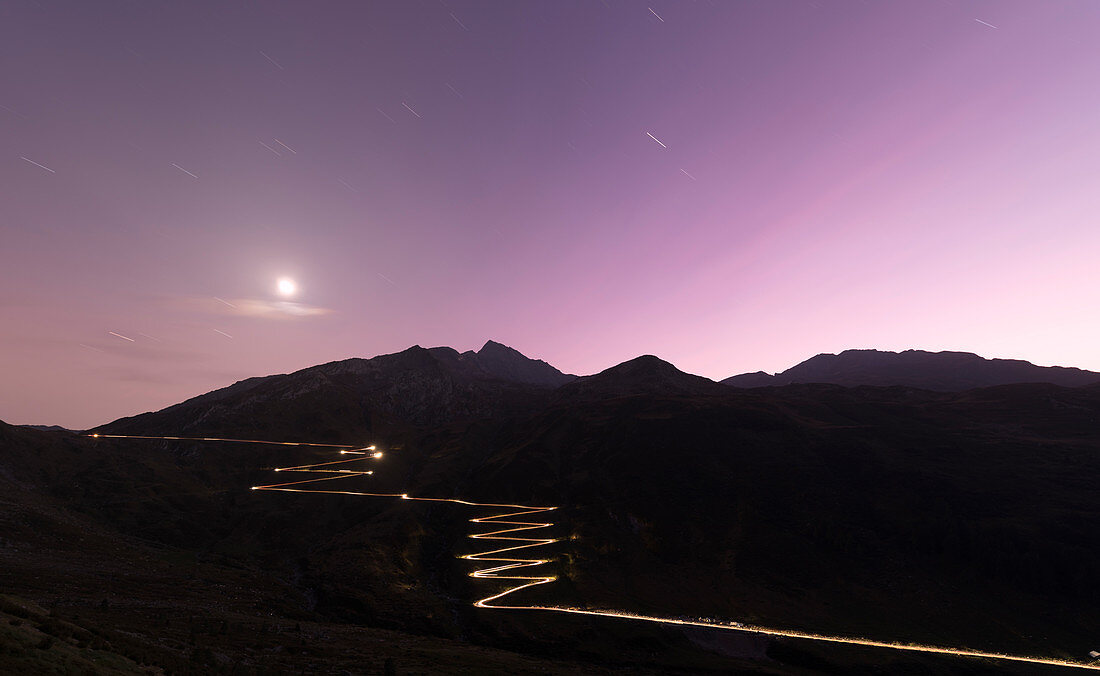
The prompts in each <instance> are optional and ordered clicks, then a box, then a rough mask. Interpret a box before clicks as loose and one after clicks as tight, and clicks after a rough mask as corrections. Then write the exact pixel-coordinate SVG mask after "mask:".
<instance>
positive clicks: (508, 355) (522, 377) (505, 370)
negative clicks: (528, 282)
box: [428, 340, 577, 387]
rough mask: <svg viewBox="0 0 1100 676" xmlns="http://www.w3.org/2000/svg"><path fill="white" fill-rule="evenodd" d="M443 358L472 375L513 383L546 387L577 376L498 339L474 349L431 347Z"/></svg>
mask: <svg viewBox="0 0 1100 676" xmlns="http://www.w3.org/2000/svg"><path fill="white" fill-rule="evenodd" d="M428 351H429V352H431V353H432V354H433V355H434V356H436V357H437V358H439V359H442V360H447V361H449V362H451V363H453V364H455V365H456V366H457V367H458V368H459V369H464V370H465V372H466V373H467V374H468V375H470V376H471V377H482V378H496V379H498V380H505V381H507V382H510V383H524V384H527V385H540V386H544V387H558V386H559V385H564V384H565V383H568V382H571V381H573V380H576V379H577V376H574V375H569V374H566V373H562V372H561V371H559V370H557V369H556V368H554V367H553V366H551V365H550V364H547V363H546V362H544V361H542V360H541V359H530V358H528V357H526V356H524V355H523V354H522V353H520V352H519V350H514V349H512V348H510V347H508V346H507V345H502V344H501V343H498V342H495V341H492V340H490V341H487V342H486V343H485V345H484V346H483V347H482V348H481V349H480V350H478V351H477V352H474V351H473V350H469V351H467V352H463V353H461V354H459V352H458V351H457V350H455V349H453V348H449V347H433V348H430V349H429V350H428Z"/></svg>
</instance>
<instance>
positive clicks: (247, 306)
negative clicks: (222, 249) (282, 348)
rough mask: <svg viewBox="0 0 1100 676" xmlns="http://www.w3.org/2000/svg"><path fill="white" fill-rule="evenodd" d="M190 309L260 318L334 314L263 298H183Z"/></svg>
mask: <svg viewBox="0 0 1100 676" xmlns="http://www.w3.org/2000/svg"><path fill="white" fill-rule="evenodd" d="M183 302H184V305H186V307H187V308H188V309H190V310H193V311H197V312H203V313H206V314H214V315H218V316H221V317H227V316H228V317H256V318H259V319H306V318H309V317H321V316H324V315H328V314H332V312H333V311H332V310H331V309H329V308H324V307H317V306H314V305H306V304H305V303H295V302H294V301H289V300H277V301H271V300H264V299H261V298H226V299H222V298H214V297H212V296H211V297H208V298H200V297H189V298H185V299H183Z"/></svg>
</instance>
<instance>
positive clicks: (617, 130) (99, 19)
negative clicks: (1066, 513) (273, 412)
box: [0, 0, 1100, 427]
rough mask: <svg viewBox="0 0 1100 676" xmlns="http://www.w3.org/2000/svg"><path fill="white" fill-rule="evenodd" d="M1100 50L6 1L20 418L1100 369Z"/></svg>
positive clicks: (544, 14) (702, 25) (1007, 39)
mask: <svg viewBox="0 0 1100 676" xmlns="http://www.w3.org/2000/svg"><path fill="white" fill-rule="evenodd" d="M1097 34H1100V3H1097V2H1093V1H1091V0H1081V1H1080V2H1057V1H1051V2H1045V1H1044V2H1039V1H1034V2H1012V1H1006V0H995V1H990V2H935V1H933V0H919V1H914V2H907V3H906V2H879V3H876V2H868V3H861V2H848V3H844V2H816V3H812V2H778V1H770V0H769V1H761V2H748V1H746V2H732V1H730V2H670V1H668V0H651V1H650V2H648V3H647V2H641V3H633V2H615V1H613V0H609V1H608V2H607V3H606V4H605V3H601V2H598V1H596V0H585V1H584V2H566V1H563V0H553V1H548V0H546V1H542V2H521V1H519V0H500V1H497V2H462V1H460V0H446V2H443V1H441V0H423V1H420V0H409V1H403V2H396V1H395V2H390V3H366V2H350V1H349V2H342V3H315V2H294V3H291V2H264V3H255V2H248V3H245V2H238V3H229V2H220V1H219V2H205V3H203V2H163V1H149V2H111V1H109V0H104V1H102V2H86V1H84V0H74V1H72V2H54V1H51V0H10V1H8V2H4V3H0V275H2V281H3V284H2V285H0V327H2V329H0V374H2V381H0V419H3V420H5V421H8V422H14V423H50V424H61V425H66V426H71V427H86V426H91V425H94V424H98V423H102V422H106V421H108V420H110V419H113V418H116V417H119V416H122V415H130V414H134V413H138V412H141V411H146V410H151V409H156V408H160V407H163V406H166V405H168V404H171V403H175V402H177V401H180V400H182V399H184V398H186V397H189V396H193V395H196V394H199V393H202V392H205V391H208V390H211V389H214V388H217V387H221V386H224V385H227V384H229V383H231V382H233V381H235V380H239V379H241V378H245V377H249V376H253V375H263V374H268V373H279V372H287V371H292V370H295V369H299V368H303V367H306V366H310V365H313V364H317V363H321V362H325V361H330V360H334V359H342V358H346V357H352V356H364V357H369V356H373V355H376V354H380V353H386V352H394V351H398V350H401V349H404V348H405V347H408V346H409V345H413V344H420V345H424V346H434V345H450V346H453V347H455V348H457V349H459V350H466V349H471V348H472V349H477V348H478V347H480V346H481V344H482V343H483V342H484V341H485V340H486V339H488V338H492V339H495V340H498V341H501V342H504V343H506V344H508V345H511V346H513V347H515V348H517V349H519V350H520V351H522V352H524V353H525V354H527V355H529V356H532V357H537V358H542V359H546V360H547V361H549V362H551V363H552V364H554V365H556V366H558V367H559V368H561V369H562V370H564V371H568V372H573V373H580V374H586V373H592V372H595V371H598V370H601V369H603V368H606V367H608V366H611V365H613V364H615V363H618V362H621V361H624V360H626V359H629V358H632V357H634V356H637V355H639V354H643V353H653V354H657V355H659V356H661V357H663V358H665V359H668V360H669V361H672V362H673V363H674V364H676V365H677V366H678V367H680V368H681V369H684V370H686V371H690V372H693V373H698V374H701V375H705V376H709V377H712V378H715V379H719V378H723V377H726V376H729V375H732V374H735V373H740V372H744V371H754V370H757V369H764V370H767V371H777V370H782V369H785V368H788V367H790V366H792V365H793V364H795V363H797V362H799V361H801V360H803V359H806V358H808V357H810V356H812V355H814V354H816V353H818V352H837V351H840V350H843V349H847V348H856V347H874V348H880V349H894V350H898V349H906V348H922V349H930V350H941V349H955V350H966V351H972V352H977V353H979V354H981V355H983V356H987V357H1015V358H1022V359H1028V360H1030V361H1033V362H1036V363H1039V364H1043V365H1051V364H1059V365H1067V366H1080V367H1084V368H1090V369H1094V370H1100V350H1098V349H1097V345H1100V321H1098V320H1097V317H1098V316H1100V313H1098V307H1100V264H1098V260H1100V257H1098V256H1097V254H1098V253H1100V219H1098V215H1100V189H1098V187H1097V186H1100V126H1098V120H1100V117H1098V111H1100V86H1098V83H1100V57H1098V51H1097V48H1096V36H1097ZM650 135H652V136H650ZM658 141H659V142H658ZM662 144H663V145H662ZM265 146H266V147H265ZM280 276H287V277H291V278H293V279H294V280H296V281H297V283H298V285H299V287H300V289H299V293H298V295H297V296H296V297H294V298H293V299H292V300H285V299H280V298H279V297H278V296H277V294H276V280H277V279H278V278H279V277H280ZM218 299H221V300H218ZM223 301H224V302H223ZM230 305H232V306H234V307H231V306H230ZM109 332H114V333H117V334H119V335H121V336H125V337H126V338H128V339H130V340H126V339H124V338H122V337H116V336H115V335H112V334H111V333H109ZM230 336H231V337H230Z"/></svg>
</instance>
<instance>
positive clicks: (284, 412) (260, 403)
mask: <svg viewBox="0 0 1100 676" xmlns="http://www.w3.org/2000/svg"><path fill="white" fill-rule="evenodd" d="M575 378H576V376H570V375H566V374H563V373H562V372H561V371H558V370H557V369H555V368H554V367H553V366H550V365H549V364H547V363H546V362H544V361H540V360H535V359H528V358H527V357H525V356H523V355H522V354H520V353H519V352H518V351H516V350H513V349H512V348H510V347H507V346H505V345H501V344H500V343H495V342H493V341H489V342H488V343H486V344H485V346H484V347H483V348H481V350H480V351H478V352H473V351H470V352H464V353H461V354H460V353H458V352H457V351H456V350H453V349H451V348H449V347H435V348H431V349H425V348H422V347H420V346H418V345H417V346H413V347H410V348H409V349H407V350H404V351H402V352H398V353H395V354H387V355H380V356H377V357H373V358H371V359H345V360H343V361H336V362H330V363H328V364H321V365H319V366H313V367H310V368H307V369H302V370H301V371H296V372H294V373H290V374H284V375H272V376H265V377H259V378H249V379H248V380H242V381H240V382H238V383H235V384H233V385H230V386H229V387H225V388H222V389H220V390H215V391H213V392H209V393H207V394H203V395H200V396H198V397H194V398H192V399H189V400H187V401H184V402H182V403H180V404H176V405H174V406H170V407H168V408H166V409H163V410H161V411H157V412H155V413H144V414H141V415H138V416H133V417H130V418H122V419H120V420H116V421H114V422H111V423H108V424H107V425H103V426H101V427H99V428H97V430H98V431H100V432H105V433H113V434H173V435H179V436H203V435H206V436H218V435H222V434H229V433H230V432H232V434H234V435H238V436H239V435H240V434H242V433H248V434H255V435H257V436H256V437H255V438H273V436H272V435H276V434H289V435H292V437H293V438H299V437H301V438H305V437H310V438H313V439H322V440H326V441H337V440H339V441H346V440H349V439H352V438H354V439H358V438H361V437H362V435H363V434H364V433H366V432H368V431H370V430H372V429H374V428H375V426H376V425H379V424H383V425H387V424H388V425H393V424H396V425H411V426H415V427H422V426H426V425H437V424H443V423H447V422H450V421H453V420H459V419H464V418H482V417H491V416H493V415H498V414H501V413H504V412H509V411H514V410H519V409H524V408H527V407H529V406H532V405H534V404H535V403H537V402H538V401H542V400H544V399H546V398H547V397H548V394H547V393H548V391H549V390H550V389H552V388H554V387H556V386H558V385H561V384H562V383H566V382H569V381H570V380H573V379H575ZM173 430H174V431H173ZM287 438H290V437H287Z"/></svg>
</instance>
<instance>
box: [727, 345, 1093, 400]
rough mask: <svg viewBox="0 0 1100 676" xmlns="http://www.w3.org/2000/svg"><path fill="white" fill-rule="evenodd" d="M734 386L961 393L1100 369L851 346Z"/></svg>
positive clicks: (1077, 378)
mask: <svg viewBox="0 0 1100 676" xmlns="http://www.w3.org/2000/svg"><path fill="white" fill-rule="evenodd" d="M722 382H723V383H725V384H726V385H733V386H734V387H765V386H769V385H790V384H792V383H830V384H833V385H844V386H846V387H854V386H858V385H879V386H891V385H900V386H904V387H919V388H922V389H927V390H937V391H941V392H958V391H962V390H968V389H971V388H974V387H991V386H994V385H1009V384H1013V383H1052V384H1054V385H1061V386H1063V387H1078V386H1081V385H1089V384H1093V383H1098V382H1100V373H1095V372H1093V371H1083V370H1081V369H1078V368H1065V367H1061V366H1036V365H1035V364H1032V363H1030V362H1026V361H1022V360H1019V359H985V358H983V357H979V356H978V355H976V354H971V353H969V352H926V351H924V350H905V351H904V352H886V351H881V350H845V351H844V352H841V353H840V354H819V355H817V356H815V357H812V358H810V359H807V360H806V361H804V362H802V363H801V364H798V365H796V366H793V367H791V368H789V369H787V370H786V371H783V372H782V373H777V374H776V375H774V376H769V375H768V374H767V373H764V372H763V371H757V372H756V373H743V374H741V375H736V376H732V377H730V378H726V379H725V380H723V381H722Z"/></svg>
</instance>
